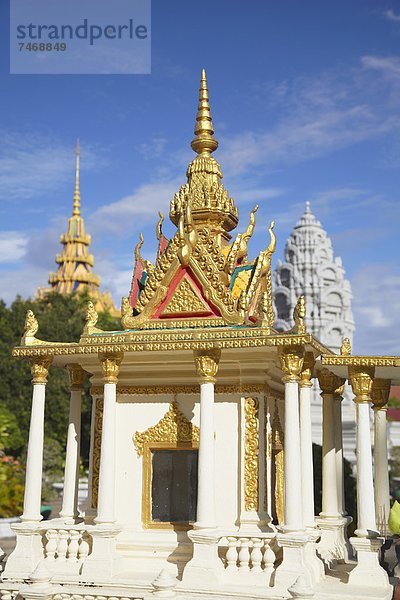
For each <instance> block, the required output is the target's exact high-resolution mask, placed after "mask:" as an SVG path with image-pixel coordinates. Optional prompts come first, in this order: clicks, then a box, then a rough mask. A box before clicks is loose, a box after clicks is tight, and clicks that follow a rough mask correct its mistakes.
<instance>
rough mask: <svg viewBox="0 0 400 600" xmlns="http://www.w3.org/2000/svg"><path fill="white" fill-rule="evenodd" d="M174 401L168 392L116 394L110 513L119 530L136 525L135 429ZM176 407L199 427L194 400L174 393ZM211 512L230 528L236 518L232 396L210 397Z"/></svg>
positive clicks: (235, 431) (138, 521) (137, 474)
mask: <svg viewBox="0 0 400 600" xmlns="http://www.w3.org/2000/svg"><path fill="white" fill-rule="evenodd" d="M173 401H174V396H173V395H172V394H171V395H165V396H163V395H154V396H150V395H141V396H131V395H126V396H123V395H121V396H118V401H117V423H116V427H117V439H116V517H117V521H118V522H119V523H120V524H121V525H122V528H123V530H124V529H125V530H128V529H129V530H136V531H137V530H141V529H142V479H143V472H142V464H143V458H142V457H139V456H138V454H137V451H136V448H135V446H134V443H133V436H134V434H135V432H136V431H140V432H142V431H145V430H146V429H148V428H149V427H153V426H154V425H156V424H157V423H158V422H159V421H160V420H161V419H162V417H163V416H164V415H165V413H166V412H167V411H168V409H169V405H170V403H171V402H173ZM177 401H178V403H179V407H180V410H181V411H182V412H183V414H184V415H185V416H186V418H187V419H188V420H192V421H193V423H194V424H195V425H197V426H199V408H200V407H199V398H198V397H197V396H196V395H195V394H190V395H186V396H183V395H178V397H177ZM214 414H215V452H216V461H215V462H216V473H215V480H216V492H217V495H216V512H217V520H218V525H219V526H221V527H233V526H234V524H235V522H236V520H237V518H238V499H237V493H238V491H237V490H238V406H237V399H236V397H233V396H228V395H226V396H225V395H218V396H216V401H215V409H214Z"/></svg>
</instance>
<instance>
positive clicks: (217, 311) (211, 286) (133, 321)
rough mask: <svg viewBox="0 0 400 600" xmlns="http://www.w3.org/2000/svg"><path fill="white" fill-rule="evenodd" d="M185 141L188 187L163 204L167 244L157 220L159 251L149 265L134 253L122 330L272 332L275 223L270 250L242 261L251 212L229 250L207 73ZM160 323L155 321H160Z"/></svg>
mask: <svg viewBox="0 0 400 600" xmlns="http://www.w3.org/2000/svg"><path fill="white" fill-rule="evenodd" d="M194 133H195V137H194V139H193V140H192V142H191V146H192V149H193V150H194V151H195V152H196V156H195V158H194V159H193V160H192V161H191V162H190V164H189V167H188V169H187V172H186V175H187V183H185V184H184V185H182V186H181V188H180V190H179V191H178V192H177V193H176V194H175V196H174V198H173V199H172V201H171V203H170V219H171V221H172V223H173V224H174V225H175V226H176V227H177V231H176V233H175V235H174V236H173V237H172V239H170V240H167V239H166V238H165V236H164V235H163V233H162V223H163V220H164V217H163V215H162V214H161V213H159V217H160V220H159V222H158V224H157V228H156V237H157V240H158V250H157V257H156V262H155V264H154V265H152V264H151V263H149V262H148V261H145V260H143V259H142V258H141V256H140V252H139V251H138V250H140V247H141V245H142V241H141V242H140V243H139V245H138V247H137V249H136V256H135V269H134V275H133V279H132V287H131V292H130V296H129V299H128V300H127V299H123V302H122V315H123V318H122V321H121V322H122V327H123V328H124V329H137V328H139V329H140V328H147V327H149V326H150V324H151V323H154V321H158V322H159V324H160V327H161V328H165V327H168V319H169V320H170V321H171V323H172V320H173V321H174V323H176V320H184V319H189V317H191V318H192V320H193V318H200V317H201V318H204V319H207V323H208V324H210V323H211V324H214V325H215V326H220V325H221V321H222V323H224V324H226V325H238V324H248V325H254V324H255V323H258V324H262V326H263V327H264V326H265V327H269V328H271V329H272V327H273V322H274V313H273V308H272V292H271V256H272V254H273V252H274V250H275V246H276V238H275V234H274V232H273V227H274V223H273V222H272V223H271V225H270V228H269V234H270V241H269V245H268V247H267V248H266V250H264V251H263V252H261V253H260V254H259V256H258V257H257V258H256V259H254V260H252V261H249V260H248V242H249V240H250V238H251V236H252V235H253V233H254V229H255V225H256V221H255V213H256V211H257V209H258V206H255V208H254V209H253V210H252V211H251V213H250V221H249V224H248V226H247V228H246V229H245V231H244V232H243V233H239V234H238V235H237V236H236V238H235V240H234V242H233V243H232V244H231V245H228V242H229V240H230V238H231V235H230V233H229V232H230V231H231V230H232V229H234V228H235V227H236V226H237V224H238V210H237V208H236V206H235V203H234V201H233V199H232V198H231V197H230V196H229V194H228V192H227V190H226V189H225V188H224V187H223V185H222V182H221V180H222V171H221V167H220V165H219V163H218V162H217V161H216V159H215V158H214V157H213V156H212V153H213V152H214V151H215V150H216V149H217V147H218V141H217V140H216V138H215V137H214V126H213V123H212V118H211V110H210V103H209V94H208V87H207V79H206V73H205V71H204V70H203V72H202V75H201V81H200V92H199V104H198V111H197V115H196V123H195V129H194ZM161 321H162V324H161Z"/></svg>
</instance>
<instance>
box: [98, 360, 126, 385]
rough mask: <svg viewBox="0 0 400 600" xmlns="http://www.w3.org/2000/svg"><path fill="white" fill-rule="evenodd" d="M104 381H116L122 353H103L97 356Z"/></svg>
mask: <svg viewBox="0 0 400 600" xmlns="http://www.w3.org/2000/svg"><path fill="white" fill-rule="evenodd" d="M99 358H100V361H101V369H102V372H103V379H104V381H105V383H117V381H118V374H119V366H120V364H121V361H122V358H123V355H122V354H103V355H100V356H99Z"/></svg>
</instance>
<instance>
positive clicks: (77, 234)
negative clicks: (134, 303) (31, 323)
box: [36, 140, 119, 316]
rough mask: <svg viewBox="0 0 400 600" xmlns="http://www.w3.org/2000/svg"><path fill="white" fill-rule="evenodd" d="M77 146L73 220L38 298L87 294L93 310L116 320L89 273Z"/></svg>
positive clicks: (108, 300)
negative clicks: (47, 284)
mask: <svg viewBox="0 0 400 600" xmlns="http://www.w3.org/2000/svg"><path fill="white" fill-rule="evenodd" d="M79 163H80V146H79V140H78V141H77V143H76V155H75V192H74V203H73V209H72V216H71V217H70V218H69V220H68V231H67V232H66V233H64V234H63V235H62V236H61V238H60V241H61V243H62V245H63V251H62V253H61V254H57V255H56V263H57V264H58V269H57V272H56V273H50V275H49V284H50V287H49V288H39V289H38V290H37V293H36V295H37V297H38V298H44V297H45V296H46V295H47V294H49V293H51V292H57V293H58V294H62V295H63V296H66V295H68V294H74V293H78V294H80V293H82V292H84V291H87V292H88V294H89V296H90V298H92V300H93V302H94V305H95V307H96V310H98V311H99V312H104V311H108V312H110V313H111V314H112V315H113V316H119V312H118V310H117V309H116V308H115V306H114V302H113V300H112V298H111V295H110V293H109V292H103V293H102V292H100V277H99V276H98V275H95V274H94V273H93V272H92V268H93V265H94V258H93V254H90V253H89V246H90V242H91V237H90V235H88V234H87V233H86V232H85V222H84V220H83V217H82V215H81V191H80V164H79Z"/></svg>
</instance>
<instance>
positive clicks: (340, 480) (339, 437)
mask: <svg viewBox="0 0 400 600" xmlns="http://www.w3.org/2000/svg"><path fill="white" fill-rule="evenodd" d="M341 391H342V390H340V389H339V390H338V391H337V393H335V395H334V401H333V419H334V424H335V425H334V428H335V450H336V487H337V499H338V500H337V502H338V511H339V514H341V515H342V516H345V515H347V512H346V507H345V497H344V473H343V428H342V400H343V397H342V396H341V393H340V392H341Z"/></svg>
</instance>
